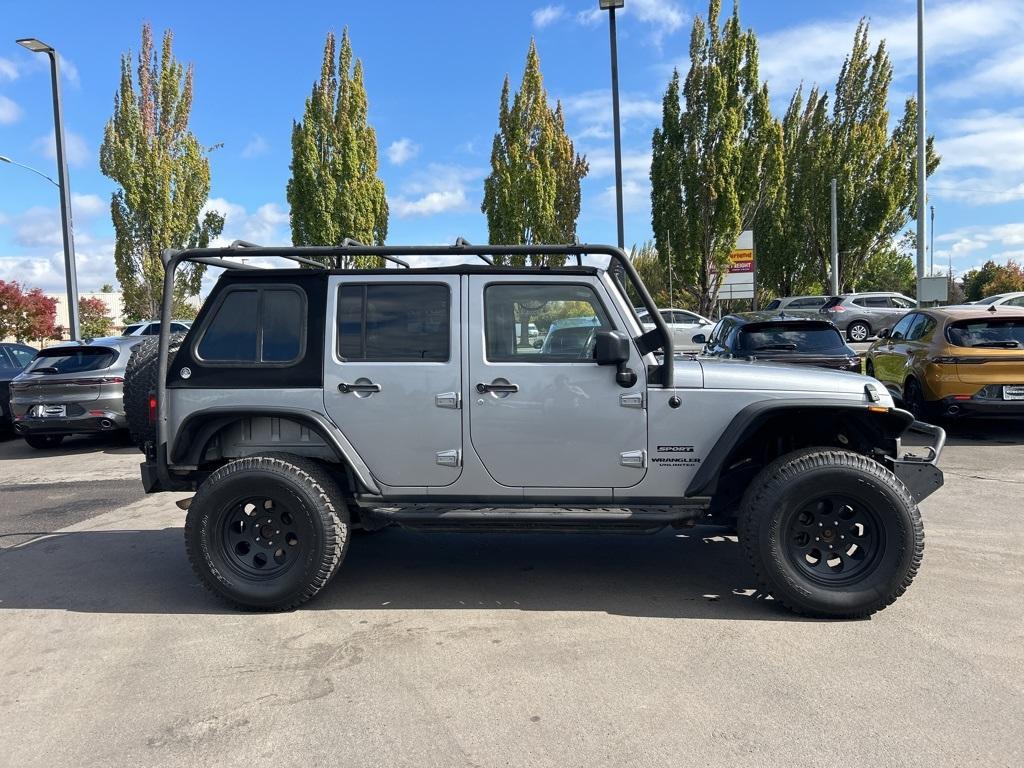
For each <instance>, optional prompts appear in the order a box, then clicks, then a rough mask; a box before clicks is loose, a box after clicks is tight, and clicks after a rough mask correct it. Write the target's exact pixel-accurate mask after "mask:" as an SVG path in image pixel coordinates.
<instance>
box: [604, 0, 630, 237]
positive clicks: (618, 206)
mask: <svg viewBox="0 0 1024 768" xmlns="http://www.w3.org/2000/svg"><path fill="white" fill-rule="evenodd" d="M624 4H625V0H598V6H599V7H600V9H601V10H602V11H608V37H609V41H610V43H609V44H610V46H611V56H612V131H613V132H614V135H615V223H616V225H617V226H618V235H619V241H618V242H619V248H625V247H626V235H625V232H624V230H623V224H622V137H621V135H620V131H619V50H618V44H617V41H616V38H617V35H616V32H615V9H616V8H622V7H623V5H624Z"/></svg>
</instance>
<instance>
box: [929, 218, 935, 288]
mask: <svg viewBox="0 0 1024 768" xmlns="http://www.w3.org/2000/svg"><path fill="white" fill-rule="evenodd" d="M930 208H931V221H929V222H928V237H929V238H931V245H930V246H929V247H928V253H929V254H930V255H929V257H928V259H929V263H930V266H929V267H928V274H929V275H934V274H935V206H934V205H932V206H930Z"/></svg>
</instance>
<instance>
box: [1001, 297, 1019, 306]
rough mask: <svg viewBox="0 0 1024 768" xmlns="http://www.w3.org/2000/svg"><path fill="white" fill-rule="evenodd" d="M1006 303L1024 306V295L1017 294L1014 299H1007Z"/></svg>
mask: <svg viewBox="0 0 1024 768" xmlns="http://www.w3.org/2000/svg"><path fill="white" fill-rule="evenodd" d="M1003 303H1004V304H1006V305H1008V306H1011V307H1024V296H1017V297H1016V298H1013V299H1007V300H1006V301H1005V302H1003Z"/></svg>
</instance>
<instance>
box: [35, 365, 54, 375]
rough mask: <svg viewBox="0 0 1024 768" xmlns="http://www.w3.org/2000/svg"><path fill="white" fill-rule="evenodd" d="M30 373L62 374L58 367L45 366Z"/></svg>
mask: <svg viewBox="0 0 1024 768" xmlns="http://www.w3.org/2000/svg"><path fill="white" fill-rule="evenodd" d="M29 373H60V371H59V370H58V369H57V367H56V366H53V365H44V366H41V367H39V368H33V369H32V370H31V371H29Z"/></svg>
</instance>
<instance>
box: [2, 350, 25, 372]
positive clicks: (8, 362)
mask: <svg viewBox="0 0 1024 768" xmlns="http://www.w3.org/2000/svg"><path fill="white" fill-rule="evenodd" d="M20 367H21V366H20V365H15V364H14V358H12V357H11V356H10V355H9V354H7V348H6V347H2V346H0V368H20Z"/></svg>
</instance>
